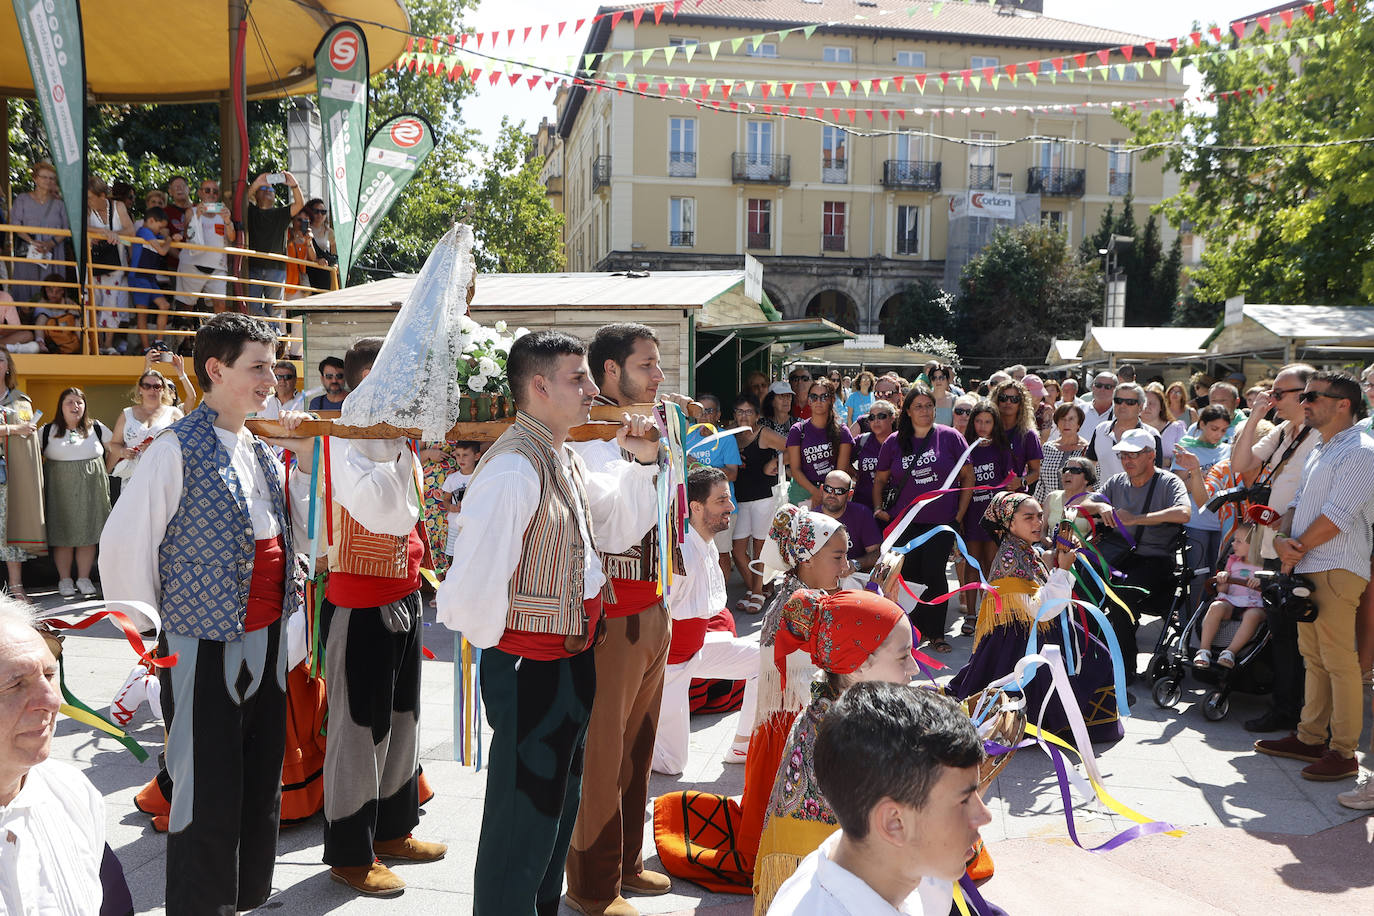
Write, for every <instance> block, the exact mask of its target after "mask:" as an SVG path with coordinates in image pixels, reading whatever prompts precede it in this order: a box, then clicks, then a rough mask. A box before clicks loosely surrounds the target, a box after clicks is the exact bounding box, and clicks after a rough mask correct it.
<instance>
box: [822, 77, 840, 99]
mask: <svg viewBox="0 0 1374 916" xmlns="http://www.w3.org/2000/svg"><path fill="white" fill-rule="evenodd" d="M839 85H840V84H839V81H837V80H826V81H825V88H826V89H828V90H830V94H831V95H834V94H835V90H836V89H837V88H838V87H839Z"/></svg>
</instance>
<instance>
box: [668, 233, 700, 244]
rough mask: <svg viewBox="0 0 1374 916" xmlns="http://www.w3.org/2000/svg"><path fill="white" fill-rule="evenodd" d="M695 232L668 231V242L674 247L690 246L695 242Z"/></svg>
mask: <svg viewBox="0 0 1374 916" xmlns="http://www.w3.org/2000/svg"><path fill="white" fill-rule="evenodd" d="M696 237H697V234H696V233H695V232H677V231H673V232H669V233H668V244H669V245H671V246H673V247H674V248H691V247H692V246H693V245H695V244H696Z"/></svg>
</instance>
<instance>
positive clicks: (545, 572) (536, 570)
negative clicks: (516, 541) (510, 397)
mask: <svg viewBox="0 0 1374 916" xmlns="http://www.w3.org/2000/svg"><path fill="white" fill-rule="evenodd" d="M563 448H564V451H565V454H567V455H568V457H569V471H570V474H571V477H572V480H573V484H574V486H573V487H572V488H569V486H568V479H567V477H565V476H564V474H563V468H562V465H561V463H560V462H559V460H558V455H557V454H556V453H555V452H554V450H553V434H552V433H550V432H549V429H548V427H546V426H544V424H542V423H540V422H539V421H538V420H536V419H534V418H533V417H531V416H530V415H529V414H526V413H524V412H523V411H522V412H520V413H518V414H516V418H515V422H514V423H513V424H511V427H510V429H508V430H506V431H505V432H504V433H502V434H501V438H499V439H497V440H496V442H495V444H493V445H492V447H491V448H489V449H487V452H486V454H484V455H483V456H482V460H481V461H479V462H478V463H477V469H476V470H475V471H473V476H474V478H475V477H476V476H477V475H478V474H480V473H481V472H482V468H483V467H485V466H486V464H487V462H488V461H490V460H491V459H492V457H493V456H496V455H505V454H511V453H513V454H517V455H522V456H524V458H525V460H527V461H528V462H529V463H530V465H531V466H532V467H533V468H534V470H535V472H536V473H537V474H538V475H539V489H540V494H541V497H540V500H539V506H538V508H536V509H535V512H534V517H533V518H531V519H530V523H529V525H528V527H526V528H525V537H524V540H523V542H522V544H521V550H520V561H519V562H518V563H517V564H516V566H515V573H514V574H513V575H512V576H511V580H510V609H509V610H508V611H507V612H506V629H508V630H518V631H521V632H524V633H548V634H559V635H562V636H585V635H587V615H586V612H585V610H584V608H583V605H582V600H583V599H582V593H583V590H584V589H583V566H584V562H585V556H586V551H587V550H595V549H596V548H595V545H593V544H583V543H582V534H581V531H580V530H579V528H578V525H577V516H576V514H575V510H574V509H573V505H574V503H573V500H576V501H577V504H578V505H580V506H581V508H582V516H583V518H585V519H586V520H587V527H588V529H590V528H591V511H590V510H589V509H588V508H587V491H586V488H585V487H584V486H583V483H582V475H583V473H584V468H583V464H582V459H581V458H579V457H578V456H577V454H576V453H574V452H573V451H572V449H569V448H568V447H567V446H566V445H565V446H563ZM574 490H575V491H576V492H574Z"/></svg>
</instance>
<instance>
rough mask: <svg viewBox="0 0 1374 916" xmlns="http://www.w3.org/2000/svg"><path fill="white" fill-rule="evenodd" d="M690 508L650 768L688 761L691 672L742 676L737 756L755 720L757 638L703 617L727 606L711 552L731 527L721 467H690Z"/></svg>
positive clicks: (675, 769) (667, 769)
mask: <svg viewBox="0 0 1374 916" xmlns="http://www.w3.org/2000/svg"><path fill="white" fill-rule="evenodd" d="M687 507H688V513H689V514H688V521H689V525H688V528H687V539H686V541H685V542H684V543H683V545H682V561H683V566H684V568H685V571H686V576H685V577H684V578H683V579H674V581H673V591H672V602H671V604H672V612H673V640H672V643H671V644H670V645H669V649H668V668H667V672H666V673H665V674H664V678H663V705H662V707H661V709H660V711H659V718H658V734H657V736H656V737H655V739H654V764H653V769H654V772H656V773H666V774H668V775H670V776H672V775H676V774H678V773H681V772H682V770H683V767H685V766H686V764H687V741H688V739H689V738H690V730H689V725H688V719H689V715H690V710H689V708H688V704H689V698H688V688H689V687H690V685H691V682H692V678H694V677H705V678H723V679H726V680H736V679H747V683H746V684H745V688H744V703H743V705H742V706H741V707H740V713H739V726H738V727H737V728H736V730H735V743H734V746H733V747H732V748H731V752H732V753H738V754H739V755H740V757H741V758H742V757H743V755H744V753H745V751H747V750H748V747H749V732H750V730H751V729H752V728H753V725H754V698H755V693H756V691H757V689H758V674H759V644H758V640H757V639H750V638H747V637H739V636H732V635H731V634H730V633H728V632H726V631H721V630H716V631H710V632H708V631H707V629H706V625H707V622H708V621H709V620H710V618H712V617H714V616H716V615H717V614H719V613H720V612H721V610H722V609H724V607H725V601H726V598H725V576H724V575H722V574H721V571H720V564H719V563H717V562H715V557H714V556H712V554H714V553H715V552H716V550H715V545H714V543H713V542H712V537H713V536H714V535H715V534H716V533H717V532H720V531H725V530H727V529H728V528H729V525H730V513H732V512H733V511H734V509H735V506H734V503H732V502H731V501H730V483H729V480H728V479H727V478H726V476H725V472H724V471H722V470H720V469H718V468H713V467H699V468H695V469H693V470H692V472H691V473H690V474H688V475H687ZM728 759H729V758H727V760H728Z"/></svg>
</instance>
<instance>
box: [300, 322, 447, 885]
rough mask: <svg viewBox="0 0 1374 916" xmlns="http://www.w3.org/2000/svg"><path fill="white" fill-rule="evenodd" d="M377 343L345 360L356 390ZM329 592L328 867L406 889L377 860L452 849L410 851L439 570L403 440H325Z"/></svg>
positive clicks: (324, 616)
mask: <svg viewBox="0 0 1374 916" xmlns="http://www.w3.org/2000/svg"><path fill="white" fill-rule="evenodd" d="M381 344H382V339H381V338H380V337H365V338H363V339H362V340H359V341H358V342H356V343H355V344H354V345H353V346H352V347H350V348H349V350H348V352H347V353H346V354H344V358H343V367H344V374H345V375H346V376H347V380H348V381H349V383H350V387H357V386H358V385H359V384H360V383H361V382H362V380H363V379H365V378H367V375H368V373H370V372H371V371H372V363H373V361H374V360H375V359H376V357H377V352H378V350H380V349H381ZM325 471H326V479H325V493H326V494H328V499H329V505H328V506H327V507H326V511H328V512H329V513H331V518H330V522H331V523H330V524H329V525H327V526H325V531H326V532H327V538H326V542H327V543H326V552H327V555H328V561H329V580H328V585H327V586H326V588H325V600H324V609H323V612H322V613H321V616H320V620H321V636H322V638H323V640H324V644H325V655H326V657H327V659H328V666H329V668H328V677H327V678H326V679H325V683H326V685H327V688H328V691H329V711H330V716H329V741H328V743H327V744H326V745H325V757H324V818H325V826H324V861H325V863H326V864H328V865H329V866H330V877H331V878H333V879H334V880H335V881H337V882H339V883H340V884H346V885H348V886H349V887H351V888H353V889H354V890H356V891H358V892H359V893H362V894H367V895H372V896H387V895H392V894H398V893H400V892H401V890H402V889H403V888H404V887H405V882H404V881H402V880H401V879H400V877H398V876H397V875H396V874H395V872H393V871H391V869H389V868H387V867H386V866H385V865H383V864H382V863H381V862H380V861H379V860H380V859H389V860H397V859H399V860H406V861H411V862H432V861H435V860H437V859H442V858H443V857H444V854H445V853H446V852H447V850H448V847H447V846H445V845H444V844H442V843H431V842H426V841H424V840H418V839H415V838H414V837H412V836H411V835H410V831H411V830H413V829H414V828H415V826H416V825H417V824H418V823H419V822H420V796H419V768H420V746H419V728H420V703H419V697H420V645H421V630H422V629H423V621H422V620H421V603H420V568H421V566H422V565H423V566H424V567H425V568H433V565H434V564H433V561H432V560H431V559H430V557H429V556H428V541H427V539H426V538H425V536H424V530H423V527H422V525H421V521H420V516H421V505H420V493H421V491H422V489H423V488H422V484H421V481H422V480H423V473H422V471H421V470H420V459H419V456H417V455H416V454H415V451H414V449H413V448H412V447H411V446H410V445H409V443H408V442H407V440H405V439H340V438H338V437H331V438H330V439H329V454H328V456H327V460H326V464H325Z"/></svg>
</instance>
